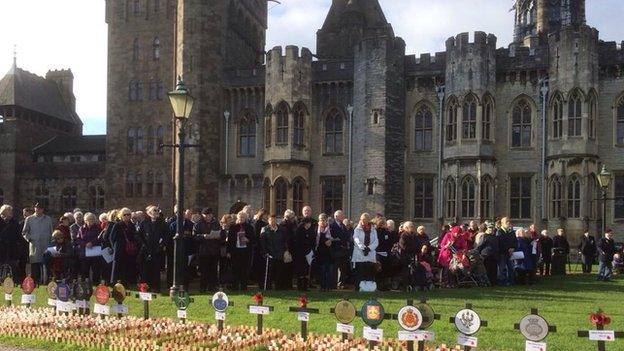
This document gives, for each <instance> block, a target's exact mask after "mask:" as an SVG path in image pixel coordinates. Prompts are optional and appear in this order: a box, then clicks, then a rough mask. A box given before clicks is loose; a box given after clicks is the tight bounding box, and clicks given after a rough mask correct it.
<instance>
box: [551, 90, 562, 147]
mask: <svg viewBox="0 0 624 351" xmlns="http://www.w3.org/2000/svg"><path fill="white" fill-rule="evenodd" d="M562 135H563V101H562V99H561V96H559V95H557V97H555V99H554V101H553V107H552V138H553V139H560V138H561V136H562Z"/></svg>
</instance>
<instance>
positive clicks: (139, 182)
mask: <svg viewBox="0 0 624 351" xmlns="http://www.w3.org/2000/svg"><path fill="white" fill-rule="evenodd" d="M134 196H136V197H141V196H143V173H141V172H137V173H136V176H135V179H134Z"/></svg>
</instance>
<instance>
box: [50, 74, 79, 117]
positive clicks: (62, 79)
mask: <svg viewBox="0 0 624 351" xmlns="http://www.w3.org/2000/svg"><path fill="white" fill-rule="evenodd" d="M46 79H47V80H49V81H53V82H54V83H55V84H56V85H57V86H58V89H59V91H60V92H61V95H62V96H63V101H64V102H65V105H67V108H68V109H70V110H71V111H72V112H76V97H75V96H74V74H73V73H72V71H71V69H61V70H54V71H48V73H46Z"/></svg>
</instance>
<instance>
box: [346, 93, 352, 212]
mask: <svg viewBox="0 0 624 351" xmlns="http://www.w3.org/2000/svg"><path fill="white" fill-rule="evenodd" d="M347 112H348V113H349V170H348V175H347V178H349V183H348V185H347V188H348V190H347V191H348V193H349V198H348V200H347V204H348V207H349V208H348V210H347V217H348V218H351V205H352V203H353V202H352V200H351V198H352V196H351V192H352V190H353V180H352V177H353V105H347Z"/></svg>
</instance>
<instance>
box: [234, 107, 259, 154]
mask: <svg viewBox="0 0 624 351" xmlns="http://www.w3.org/2000/svg"><path fill="white" fill-rule="evenodd" d="M238 155H239V156H243V157H248V156H249V157H251V156H255V155H256V119H255V118H254V116H252V115H251V113H249V112H246V113H245V115H244V116H243V118H241V120H240V122H239V126H238Z"/></svg>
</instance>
